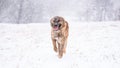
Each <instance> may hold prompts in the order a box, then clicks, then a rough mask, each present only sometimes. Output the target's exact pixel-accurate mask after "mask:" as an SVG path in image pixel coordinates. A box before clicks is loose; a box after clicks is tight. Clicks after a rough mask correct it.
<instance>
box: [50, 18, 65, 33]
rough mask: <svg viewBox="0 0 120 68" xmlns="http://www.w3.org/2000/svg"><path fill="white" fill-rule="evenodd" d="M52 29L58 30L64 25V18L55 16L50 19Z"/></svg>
mask: <svg viewBox="0 0 120 68" xmlns="http://www.w3.org/2000/svg"><path fill="white" fill-rule="evenodd" d="M50 23H51V26H52V28H53V30H55V31H57V30H60V29H61V28H62V27H63V26H64V19H63V18H62V17H59V16H55V17H53V18H52V19H51V20H50Z"/></svg>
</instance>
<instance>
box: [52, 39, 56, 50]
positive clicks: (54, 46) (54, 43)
mask: <svg viewBox="0 0 120 68" xmlns="http://www.w3.org/2000/svg"><path fill="white" fill-rule="evenodd" d="M52 43H53V49H54V51H55V52H57V47H56V40H55V39H52Z"/></svg>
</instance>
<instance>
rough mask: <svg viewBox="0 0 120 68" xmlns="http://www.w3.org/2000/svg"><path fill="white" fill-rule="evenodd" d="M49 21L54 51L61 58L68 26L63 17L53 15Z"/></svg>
mask: <svg viewBox="0 0 120 68" xmlns="http://www.w3.org/2000/svg"><path fill="white" fill-rule="evenodd" d="M50 23H51V27H52V30H51V38H52V43H53V47H54V51H55V52H58V57H59V58H62V56H63V53H65V52H66V46H67V38H68V30H69V26H68V23H67V21H65V20H64V18H62V17H59V16H55V17H53V18H52V19H51V20H50Z"/></svg>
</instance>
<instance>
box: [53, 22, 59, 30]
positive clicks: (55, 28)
mask: <svg viewBox="0 0 120 68" xmlns="http://www.w3.org/2000/svg"><path fill="white" fill-rule="evenodd" d="M60 27H61V24H59V23H54V26H53V28H54V30H56V31H57V30H59V29H60Z"/></svg>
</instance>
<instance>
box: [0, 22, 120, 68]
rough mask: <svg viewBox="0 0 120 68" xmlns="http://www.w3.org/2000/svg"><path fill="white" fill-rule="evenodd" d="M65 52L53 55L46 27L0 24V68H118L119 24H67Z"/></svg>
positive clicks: (119, 51)
mask: <svg viewBox="0 0 120 68" xmlns="http://www.w3.org/2000/svg"><path fill="white" fill-rule="evenodd" d="M69 27H70V30H69V32H70V34H69V38H68V45H67V52H66V54H65V55H64V56H63V58H62V59H59V58H58V57H57V54H56V53H55V52H54V51H53V48H52V43H51V36H50V30H51V27H50V24H49V23H39V24H38V23H37V24H35V23H32V24H7V23H6V24H5V23H1V24H0V29H1V30H0V68H120V22H119V21H118V22H84V23H77V22H76V23H75V22H73V23H69Z"/></svg>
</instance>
